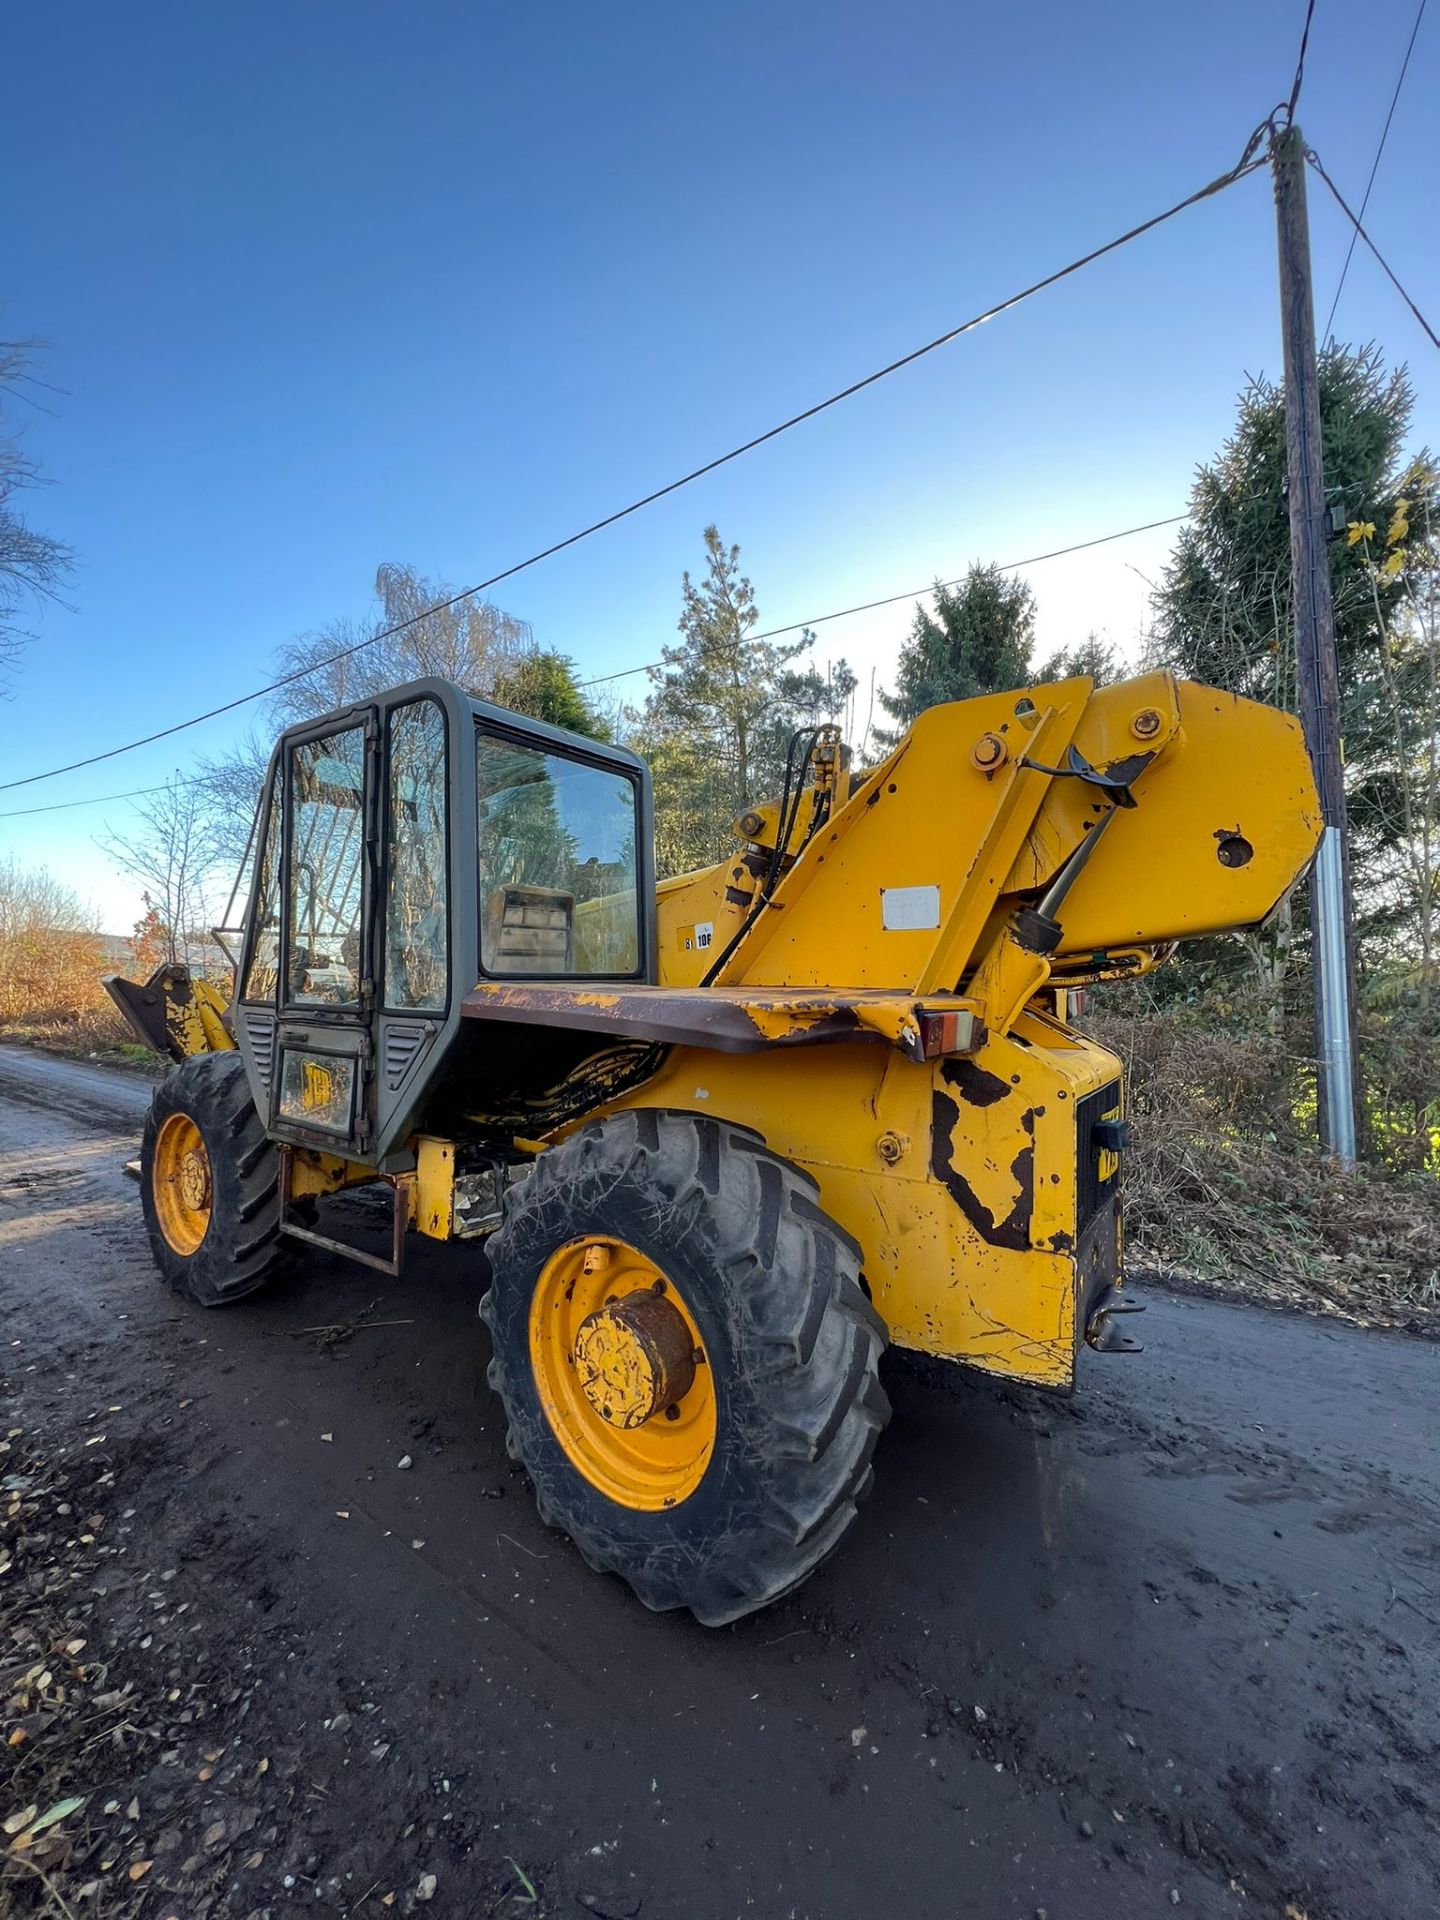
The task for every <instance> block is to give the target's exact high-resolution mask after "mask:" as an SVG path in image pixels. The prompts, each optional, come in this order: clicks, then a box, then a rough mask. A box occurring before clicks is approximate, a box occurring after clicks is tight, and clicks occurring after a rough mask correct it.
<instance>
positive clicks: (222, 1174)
mask: <svg viewBox="0 0 1440 1920" xmlns="http://www.w3.org/2000/svg"><path fill="white" fill-rule="evenodd" d="M140 1192H141V1198H142V1202H143V1205H144V1209H145V1226H146V1229H147V1230H148V1232H149V1235H150V1248H151V1251H152V1253H153V1254H154V1256H155V1264H156V1266H157V1267H159V1269H160V1271H161V1273H162V1274H163V1276H164V1277H165V1279H166V1280H167V1281H168V1282H169V1284H170V1285H171V1286H172V1287H174V1288H175V1289H176V1291H177V1292H179V1293H186V1294H188V1295H189V1296H190V1298H191V1299H192V1300H196V1301H198V1302H199V1304H200V1305H201V1306H202V1307H220V1306H226V1305H228V1304H229V1302H231V1301H232V1300H243V1299H244V1298H245V1297H246V1296H247V1295H249V1294H252V1293H255V1292H256V1291H257V1290H258V1289H259V1288H260V1287H263V1286H264V1285H265V1283H266V1281H267V1280H269V1279H270V1277H271V1275H272V1274H273V1273H274V1271H275V1269H276V1268H277V1266H278V1265H279V1263H280V1261H281V1259H282V1258H283V1247H282V1242H281V1239H280V1161H279V1155H278V1153H277V1151H276V1148H275V1145H274V1142H273V1141H272V1140H270V1139H269V1137H268V1136H267V1134H266V1132H265V1127H264V1123H263V1121H262V1120H261V1118H260V1116H259V1114H258V1113H257V1112H256V1111H255V1103H254V1101H253V1100H252V1099H251V1098H250V1085H249V1082H248V1080H247V1079H246V1077H245V1065H244V1062H243V1061H242V1060H241V1058H240V1055H239V1054H238V1053H198V1054H192V1055H191V1056H190V1057H189V1058H188V1059H186V1060H182V1061H181V1062H180V1064H179V1066H178V1067H176V1068H174V1070H173V1071H172V1072H170V1073H168V1074H167V1075H166V1076H165V1078H164V1079H163V1080H162V1081H161V1082H160V1085H159V1086H158V1087H157V1088H156V1089H155V1093H154V1096H153V1097H152V1099H151V1102H150V1112H149V1114H148V1116H147V1118H146V1121H145V1135H144V1139H143V1141H142V1143H141V1148H140Z"/></svg>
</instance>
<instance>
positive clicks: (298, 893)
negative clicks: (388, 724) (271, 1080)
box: [286, 727, 365, 1007]
mask: <svg viewBox="0 0 1440 1920" xmlns="http://www.w3.org/2000/svg"><path fill="white" fill-rule="evenodd" d="M364 798H365V736H364V732H363V730H362V729H361V728H360V727H350V728H347V729H346V730H345V731H344V732H343V733H334V734H331V735H330V736H329V737H328V738H327V739H323V740H306V741H303V742H302V743H301V744H300V745H298V746H296V747H292V748H291V755H290V808H291V825H290V873H289V888H288V900H287V913H288V924H287V927H286V933H287V935H288V937H289V951H288V959H287V966H288V968H289V976H290V977H289V982H288V985H289V989H290V1002H291V1004H292V1005H296V1006H302V1007H353V1006H357V1005H358V1004H359V1000H360V977H361V940H360V924H361V922H360V910H361V896H362V893H363V881H362V876H363V872H364V865H363V861H364V851H365V809H364Z"/></svg>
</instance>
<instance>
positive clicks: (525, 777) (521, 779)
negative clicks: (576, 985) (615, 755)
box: [476, 732, 640, 978]
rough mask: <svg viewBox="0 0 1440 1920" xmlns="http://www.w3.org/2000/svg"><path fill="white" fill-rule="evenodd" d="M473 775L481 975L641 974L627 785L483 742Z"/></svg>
mask: <svg viewBox="0 0 1440 1920" xmlns="http://www.w3.org/2000/svg"><path fill="white" fill-rule="evenodd" d="M476 775H477V780H476V787H477V794H478V805H479V835H478V838H479V860H480V903H481V924H480V959H481V965H482V966H483V967H484V969H485V971H486V973H489V974H502V975H504V974H515V975H520V976H527V975H528V976H535V975H543V974H562V975H569V976H572V977H575V976H579V977H602V978H603V977H606V976H626V975H633V974H635V973H637V972H638V971H639V968H640V914H639V900H638V895H637V890H636V854H635V846H636V796H635V784H634V782H633V781H632V780H631V779H629V778H628V777H627V776H626V775H625V774H623V773H620V772H618V771H617V770H616V769H615V768H613V767H601V766H595V765H593V764H591V763H589V762H587V761H583V760H569V759H566V758H565V757H564V756H563V755H562V754H558V753H547V752H546V751H544V750H543V749H542V748H538V747H535V746H529V745H525V744H523V743H521V742H519V741H512V740H510V739H507V738H505V737H503V736H501V735H498V734H487V733H484V732H482V733H480V734H479V735H478V737H477V741H476Z"/></svg>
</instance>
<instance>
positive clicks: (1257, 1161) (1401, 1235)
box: [1090, 1008, 1440, 1331]
mask: <svg viewBox="0 0 1440 1920" xmlns="http://www.w3.org/2000/svg"><path fill="white" fill-rule="evenodd" d="M1232 1012H1233V1010H1232V1009H1229V1008H1226V1009H1223V1010H1217V1009H1214V1008H1211V1009H1205V1008H1201V1009H1186V1010H1184V1011H1181V1012H1173V1011H1172V1012H1170V1013H1165V1014H1159V1013H1151V1014H1137V1015H1134V1016H1131V1017H1125V1016H1123V1015H1120V1016H1117V1015H1103V1016H1101V1017H1099V1018H1097V1019H1096V1020H1095V1021H1094V1022H1092V1023H1090V1024H1091V1026H1092V1029H1093V1030H1094V1031H1095V1032H1096V1036H1097V1038H1099V1039H1101V1040H1103V1042H1104V1043H1105V1044H1106V1045H1107V1046H1110V1047H1113V1048H1114V1050H1115V1051H1116V1052H1117V1053H1119V1054H1120V1055H1121V1056H1122V1058H1123V1059H1124V1060H1125V1061H1126V1064H1127V1067H1128V1070H1129V1076H1130V1112H1131V1118H1132V1121H1133V1123H1134V1147H1133V1149H1132V1151H1131V1153H1130V1155H1129V1156H1128V1159H1127V1165H1126V1177H1125V1198H1126V1215H1127V1222H1128V1230H1129V1237H1130V1244H1131V1248H1132V1252H1133V1255H1134V1257H1135V1258H1136V1260H1137V1262H1138V1264H1140V1265H1142V1266H1143V1265H1145V1264H1147V1263H1148V1264H1150V1265H1152V1266H1154V1267H1155V1268H1156V1269H1157V1270H1158V1272H1159V1273H1160V1274H1161V1275H1162V1276H1164V1277H1167V1278H1172V1279H1175V1280H1177V1281H1178V1282H1180V1283H1181V1284H1198V1285H1201V1286H1204V1287H1206V1288H1208V1289H1211V1290H1215V1291H1220V1292H1226V1293H1236V1294H1243V1295H1245V1296H1246V1297H1249V1298H1254V1299H1260V1300H1264V1301H1268V1302H1271V1303H1273V1304H1276V1305H1281V1304H1283V1305H1292V1306H1293V1305H1299V1306H1304V1307H1308V1308H1310V1309H1311V1310H1314V1311H1319V1312H1328V1313H1334V1314H1338V1315H1341V1316H1343V1317H1344V1318H1347V1319H1352V1320H1357V1321H1364V1322H1367V1323H1370V1324H1379V1325H1409V1326H1415V1327H1425V1328H1427V1329H1432V1330H1435V1331H1440V1178H1437V1177H1436V1175H1435V1174H1434V1173H1433V1172H1431V1171H1428V1170H1427V1169H1426V1162H1427V1160H1429V1159H1430V1158H1431V1156H1432V1153H1433V1138H1432V1135H1431V1132H1430V1130H1429V1126H1428V1124H1427V1122H1426V1116H1425V1114H1424V1110H1423V1108H1415V1107H1414V1105H1413V1103H1412V1104H1411V1107H1409V1108H1407V1107H1406V1106H1405V1104H1404V1103H1403V1102H1400V1103H1398V1104H1394V1105H1391V1106H1388V1107H1384V1108H1382V1109H1377V1111H1376V1112H1374V1113H1372V1115H1371V1121H1372V1130H1373V1135H1374V1141H1375V1143H1376V1145H1377V1150H1378V1151H1381V1152H1383V1153H1384V1155H1385V1157H1386V1162H1387V1163H1386V1164H1370V1165H1367V1166H1363V1167H1361V1168H1359V1169H1357V1170H1356V1171H1355V1172H1353V1173H1344V1172H1341V1171H1340V1170H1339V1169H1338V1168H1336V1167H1335V1166H1334V1164H1333V1163H1332V1162H1331V1161H1329V1160H1328V1159H1327V1158H1326V1157H1325V1156H1324V1155H1323V1154H1321V1153H1320V1152H1319V1151H1318V1150H1317V1149H1316V1147H1315V1145H1314V1142H1313V1137H1312V1135H1313V1127H1312V1122H1311V1118H1310V1116H1311V1115H1312V1114H1313V1098H1314V1096H1313V1084H1314V1074H1313V1066H1312V1064H1311V1063H1310V1062H1309V1061H1308V1060H1307V1059H1306V1057H1305V1055H1304V1053H1303V1052H1302V1051H1300V1050H1299V1038H1298V1036H1297V1035H1296V1034H1295V1033H1293V1032H1292V1033H1290V1034H1289V1035H1288V1036H1287V1035H1286V1034H1285V1033H1283V1032H1281V1033H1270V1032H1266V1031H1260V1032H1256V1031H1255V1030H1254V1028H1253V1026H1252V1027H1251V1028H1250V1030H1248V1031H1239V1032H1237V1031H1235V1030H1233V1029H1232V1028H1231V1027H1229V1026H1227V1024H1226V1021H1227V1019H1228V1018H1229V1016H1230V1015H1231V1013H1232ZM1424 1044H1425V1043H1424V1042H1423V1041H1421V1040H1419V1039H1418V1038H1417V1037H1413V1036H1412V1048H1411V1050H1412V1052H1413V1051H1414V1050H1415V1048H1416V1046H1419V1047H1420V1048H1421V1050H1423V1048H1424ZM1372 1084H1373V1080H1372ZM1430 1084H1431V1085H1434V1084H1436V1082H1434V1081H1431V1082H1430ZM1407 1112H1412V1113H1417V1114H1418V1115H1419V1118H1418V1119H1417V1120H1416V1121H1415V1124H1414V1125H1413V1126H1410V1125H1409V1123H1408V1122H1407V1119H1406V1115H1407Z"/></svg>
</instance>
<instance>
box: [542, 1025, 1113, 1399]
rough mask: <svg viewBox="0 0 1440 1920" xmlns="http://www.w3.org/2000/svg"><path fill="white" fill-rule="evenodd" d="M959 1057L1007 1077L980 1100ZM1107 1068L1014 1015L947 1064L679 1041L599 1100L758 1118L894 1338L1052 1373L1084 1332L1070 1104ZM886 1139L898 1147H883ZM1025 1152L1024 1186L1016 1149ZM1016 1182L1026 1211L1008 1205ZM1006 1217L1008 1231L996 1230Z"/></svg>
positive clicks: (1067, 1377) (991, 1077) (1065, 1381)
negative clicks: (622, 1091) (811, 1193)
mask: <svg viewBox="0 0 1440 1920" xmlns="http://www.w3.org/2000/svg"><path fill="white" fill-rule="evenodd" d="M972 1066H973V1069H974V1072H975V1073H976V1074H977V1075H980V1076H983V1078H982V1079H981V1080H980V1081H978V1082H977V1083H976V1084H978V1085H979V1086H980V1088H981V1089H982V1091H983V1092H986V1093H988V1092H994V1091H995V1090H996V1088H999V1089H1003V1091H1001V1092H999V1094H998V1097H996V1098H994V1099H992V1100H991V1102H990V1104H988V1105H982V1104H976V1103H975V1102H974V1101H973V1100H970V1099H966V1098H964V1097H963V1096H962V1095H961V1094H960V1093H959V1092H958V1091H957V1088H956V1085H955V1082H954V1076H955V1074H956V1073H957V1070H959V1071H962V1072H963V1071H965V1070H966V1069H968V1068H970V1067H972ZM1119 1074H1120V1063H1119V1061H1118V1060H1116V1059H1115V1057H1114V1056H1113V1055H1112V1054H1110V1053H1108V1052H1106V1050H1105V1049H1104V1048H1102V1047H1099V1046H1096V1045H1095V1044H1094V1043H1093V1042H1091V1041H1088V1040H1086V1039H1084V1038H1083V1037H1082V1036H1080V1035H1079V1034H1076V1033H1074V1032H1073V1031H1068V1030H1067V1029H1065V1028H1064V1027H1063V1026H1061V1025H1060V1024H1059V1023H1058V1022H1056V1021H1053V1020H1049V1019H1045V1018H1043V1017H1041V1016H1039V1015H1037V1014H1033V1013H1026V1014H1025V1015H1023V1016H1022V1018H1021V1020H1020V1021H1019V1022H1018V1024H1017V1031H1016V1033H1015V1035H1014V1036H1000V1037H992V1038H991V1040H990V1041H989V1043H988V1044H987V1045H986V1046H985V1047H984V1048H983V1050H982V1051H981V1052H980V1053H979V1054H978V1055H977V1056H976V1058H975V1060H974V1061H973V1063H971V1062H966V1063H959V1065H958V1068H957V1062H955V1061H954V1060H951V1061H937V1062H926V1063H923V1064H922V1063H919V1062H916V1061H912V1060H909V1059H907V1058H906V1057H905V1056H904V1055H903V1054H900V1053H897V1052H891V1051H889V1050H888V1049H887V1050H882V1049H880V1048H872V1047H867V1046H865V1045H863V1044H842V1045H836V1046H825V1047H814V1048H805V1049H802V1050H801V1051H800V1052H798V1053H785V1052H783V1051H777V1052H767V1053H756V1054H716V1053H710V1052H706V1051H703V1050H701V1049H695V1048H675V1049H673V1050H672V1051H671V1053H670V1055H669V1056H668V1058H667V1060H666V1062H665V1064H664V1066H663V1067H662V1068H661V1070H660V1072H659V1073H658V1074H657V1075H656V1076H655V1077H654V1078H653V1079H652V1080H650V1081H648V1082H647V1083H646V1084H645V1085H644V1086H643V1087H641V1088H638V1089H636V1090H635V1091H634V1092H633V1093H630V1094H628V1095H626V1096H625V1097H624V1098H623V1099H622V1100H620V1101H617V1102H616V1103H614V1107H613V1108H610V1109H606V1110H607V1111H615V1110H619V1109H621V1108H636V1107H662V1108H663V1107H671V1108H684V1109H690V1110H692V1111H693V1110H695V1109H696V1108H697V1107H699V1108H701V1110H703V1111H704V1112H705V1113H707V1114H712V1115H714V1116H716V1117H717V1118H722V1119H728V1120H733V1121H735V1122H737V1123H738V1124H740V1125H742V1126H747V1127H753V1128H755V1129H756V1130H757V1131H758V1132H760V1133H761V1134H762V1135H763V1136H764V1138H765V1140H766V1142H767V1143H768V1144H769V1145H770V1146H771V1147H772V1148H773V1149H774V1150H775V1151H776V1152H777V1153H779V1154H782V1155H783V1156H784V1157H785V1158H786V1159H788V1160H793V1161H794V1162H795V1163H796V1164H797V1165H799V1166H801V1167H803V1168H804V1169H805V1170H806V1171H807V1172H808V1173H810V1174H812V1175H813V1176H814V1178H815V1179H816V1180H817V1181H818V1182H819V1186H820V1204H821V1205H822V1206H823V1207H824V1208H825V1210H826V1212H827V1213H829V1214H830V1215H831V1216H832V1217H833V1218H834V1219H835V1220H836V1221H838V1223H839V1224H840V1225H841V1226H842V1227H843V1228H845V1230H846V1231H847V1232H848V1233H850V1234H852V1235H853V1236H854V1238H855V1239H856V1240H857V1241H858V1242H859V1244H860V1246H861V1248H862V1250H863V1254H864V1262H863V1265H864V1273H865V1277H866V1281H867V1283H868V1285H869V1287H870V1289H871V1294H872V1297H873V1299H874V1303H875V1306H876V1308H877V1309H878V1311H879V1312H880V1314H881V1316H882V1317H883V1319H884V1320H885V1323H886V1326H887V1327H888V1329H889V1333H890V1338H891V1339H892V1340H893V1341H894V1342H895V1343H896V1344H897V1345H899V1346H904V1347H913V1348H917V1349H920V1350H921V1351H923V1352H927V1353H933V1354H939V1355H942V1356H944V1357H946V1358H948V1359H954V1360H963V1361H966V1362H968V1363H969V1364H970V1365H972V1366H975V1367H978V1368H980V1369H981V1370H982V1371H984V1372H988V1373H995V1374H1002V1375H1006V1376H1009V1377H1012V1378H1018V1379H1023V1380H1028V1381H1032V1382H1033V1383H1035V1384H1036V1385H1041V1386H1047V1387H1057V1388H1064V1387H1068V1386H1069V1385H1070V1384H1071V1382H1072V1380H1073V1376H1074V1366H1075V1352H1076V1346H1077V1343H1078V1341H1079V1340H1080V1338H1081V1334H1082V1331H1083V1330H1082V1329H1081V1328H1080V1327H1079V1326H1078V1324H1077V1298H1076V1292H1077V1273H1076V1263H1075V1255H1074V1247H1073V1240H1074V1231H1075V1212H1076V1183H1077V1145H1076V1127H1075V1119H1074V1112H1075V1106H1076V1103H1077V1102H1078V1101H1079V1100H1081V1099H1083V1098H1084V1097H1085V1095H1086V1094H1087V1093H1090V1092H1092V1091H1093V1090H1094V1089H1096V1088H1097V1087H1101V1086H1107V1085H1109V1084H1111V1083H1112V1082H1113V1081H1115V1080H1116V1079H1118V1077H1119ZM992 1081H993V1082H994V1083H995V1088H992V1087H990V1086H989V1084H988V1083H989V1082H992ZM937 1112H939V1113H942V1115H943V1119H942V1123H941V1126H940V1127H939V1129H938V1130H937V1124H936V1116H937ZM572 1130H573V1129H571V1128H567V1129H562V1130H560V1132H559V1133H558V1134H557V1136H556V1137H557V1138H561V1137H564V1134H565V1133H566V1132H568V1131H572ZM896 1140H903V1141H905V1142H906V1143H907V1149H908V1150H906V1151H905V1152H903V1154H901V1155H900V1156H899V1158H898V1159H895V1160H893V1161H892V1158H891V1156H892V1155H893V1154H894V1144H893V1143H894V1141H896ZM937 1143H938V1148H939V1151H938V1153H937ZM1027 1150H1029V1151H1030V1152H1031V1153H1032V1156H1033V1157H1032V1160H1031V1165H1030V1174H1029V1183H1028V1187H1026V1189H1025V1192H1024V1193H1022V1180H1021V1177H1020V1175H1019V1174H1017V1172H1016V1170H1015V1162H1016V1159H1017V1156H1018V1155H1020V1154H1021V1153H1023V1152H1025V1151H1027ZM947 1182H948V1184H947ZM957 1182H958V1183H959V1185H960V1189H961V1190H962V1191H964V1192H965V1203H966V1204H965V1207H962V1206H961V1204H960V1203H959V1201H958V1200H957ZM1027 1195H1028V1214H1027V1212H1026V1208H1025V1206H1024V1205H1019V1204H1017V1203H1020V1202H1021V1201H1022V1200H1024V1199H1025V1198H1026V1196H1027ZM967 1208H968V1212H967V1210H966V1209H967ZM972 1216H973V1217H972ZM977 1222H979V1224H978V1225H977ZM1007 1226H1008V1233H1009V1238H1010V1239H1011V1241H1012V1244H1009V1245H1006V1244H996V1241H995V1237H994V1236H995V1235H996V1234H997V1233H998V1234H1000V1235H1001V1236H1002V1237H1003V1236H1004V1235H1005V1234H1006V1231H1007ZM987 1227H988V1232H989V1235H990V1236H991V1237H988V1238H987V1234H986V1231H985V1229H986V1228H987Z"/></svg>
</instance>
